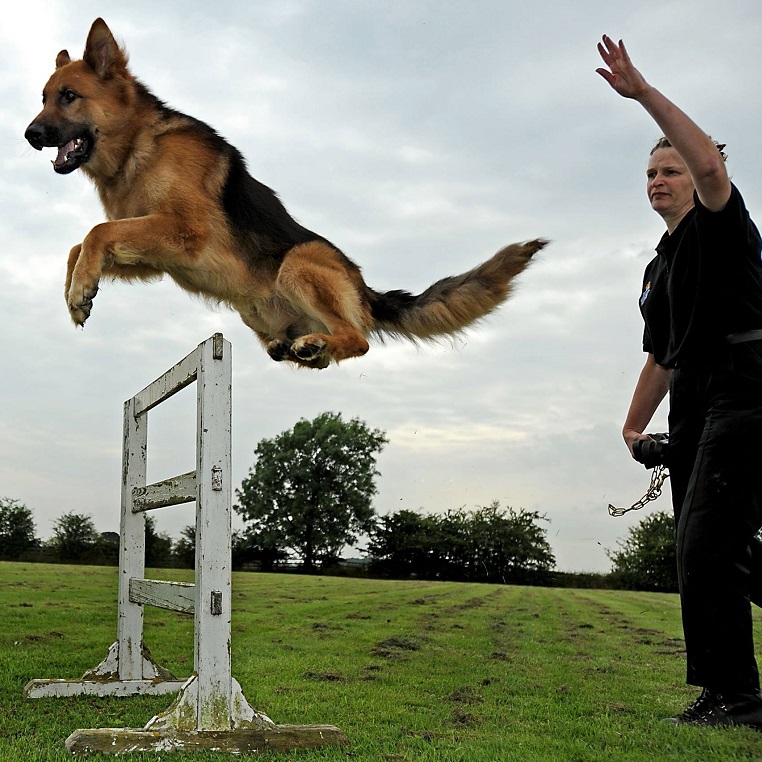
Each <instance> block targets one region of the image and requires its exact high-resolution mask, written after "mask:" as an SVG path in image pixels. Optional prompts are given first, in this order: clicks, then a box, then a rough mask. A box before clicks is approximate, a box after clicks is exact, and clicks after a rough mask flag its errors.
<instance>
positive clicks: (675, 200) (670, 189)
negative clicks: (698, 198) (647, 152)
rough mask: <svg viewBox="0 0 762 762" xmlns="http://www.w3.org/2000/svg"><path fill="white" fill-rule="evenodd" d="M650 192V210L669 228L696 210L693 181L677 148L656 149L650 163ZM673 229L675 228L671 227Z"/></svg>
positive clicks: (648, 188) (648, 185) (648, 176)
mask: <svg viewBox="0 0 762 762" xmlns="http://www.w3.org/2000/svg"><path fill="white" fill-rule="evenodd" d="M646 176H647V178H648V183H647V186H646V188H647V191H648V200H649V201H650V202H651V208H652V209H653V210H654V211H655V212H656V213H657V214H659V215H661V217H662V218H663V219H664V220H665V221H666V222H667V225H668V226H669V225H670V222H672V223H674V224H677V222H679V221H680V220H681V219H682V218H683V217H684V216H685V213H686V212H687V211H688V210H690V209H692V208H693V180H692V178H691V175H690V172H688V167H686V166H685V162H684V161H683V160H682V158H681V156H680V154H679V153H678V152H677V151H676V150H675V149H674V148H657V149H656V150H655V151H654V152H653V155H652V156H651V157H650V159H649V162H648V169H647V170H646ZM672 229H674V228H672Z"/></svg>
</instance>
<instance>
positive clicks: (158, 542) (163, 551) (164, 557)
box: [145, 516, 195, 568]
mask: <svg viewBox="0 0 762 762" xmlns="http://www.w3.org/2000/svg"><path fill="white" fill-rule="evenodd" d="M194 542H195V538H194ZM194 553H195V548H194ZM171 562H172V538H171V537H170V536H169V535H168V534H167V533H166V532H161V533H158V532H157V531H156V519H155V518H154V517H153V516H146V561H145V563H146V566H151V567H153V568H157V567H164V566H168V565H169V564H170V563H171Z"/></svg>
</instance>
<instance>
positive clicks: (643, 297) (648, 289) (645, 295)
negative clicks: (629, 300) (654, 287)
mask: <svg viewBox="0 0 762 762" xmlns="http://www.w3.org/2000/svg"><path fill="white" fill-rule="evenodd" d="M650 293H651V281H650V280H649V281H648V283H646V287H645V289H644V290H643V293H642V294H641V295H640V306H641V307H642V306H643V305H644V304H645V303H646V299H648V295H649V294H650Z"/></svg>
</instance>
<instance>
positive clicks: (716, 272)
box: [640, 185, 762, 368]
mask: <svg viewBox="0 0 762 762" xmlns="http://www.w3.org/2000/svg"><path fill="white" fill-rule="evenodd" d="M693 200H694V204H695V206H694V208H693V209H691V210H690V211H689V212H688V213H687V214H686V215H685V217H683V219H682V220H681V221H680V224H679V225H678V226H677V228H676V229H675V230H674V231H673V232H672V233H671V234H669V233H665V234H664V236H663V237H662V239H661V241H660V242H659V245H658V246H657V247H656V256H655V257H654V258H653V259H652V260H651V262H650V263H649V264H648V266H647V267H646V272H645V276H644V278H643V291H642V294H641V296H640V311H641V313H642V315H643V320H644V322H645V331H644V334H643V349H644V350H645V351H646V352H651V353H653V355H654V359H655V360H656V362H657V363H658V364H659V365H663V366H664V367H667V368H674V367H676V366H677V365H679V364H680V363H681V362H685V361H691V360H694V361H696V360H699V361H700V360H706V359H708V358H711V356H712V353H713V352H715V351H717V350H718V349H719V348H720V347H721V346H723V345H724V343H725V341H724V340H725V336H727V335H728V334H730V333H741V332H743V331H750V330H754V329H762V260H761V259H760V248H761V247H762V242H761V241H760V235H759V231H758V230H757V227H756V225H755V224H754V223H753V222H752V220H751V218H750V217H749V213H748V211H747V210H746V206H745V204H744V201H743V198H742V197H741V194H740V193H739V192H738V189H737V188H736V187H735V185H734V186H732V192H731V195H730V199H729V200H728V203H727V204H726V206H725V208H724V209H723V210H722V211H720V212H710V211H709V210H708V209H707V208H706V207H705V206H703V204H702V203H701V202H700V201H699V198H698V195H697V194H695V193H694V196H693Z"/></svg>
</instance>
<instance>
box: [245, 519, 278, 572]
mask: <svg viewBox="0 0 762 762" xmlns="http://www.w3.org/2000/svg"><path fill="white" fill-rule="evenodd" d="M232 553H233V568H234V569H240V568H242V567H243V566H244V565H245V564H251V563H256V564H259V570H260V571H264V572H269V571H272V570H273V569H274V567H275V564H276V563H277V562H278V561H285V560H286V559H287V558H288V553H287V552H286V551H285V550H284V549H283V548H279V547H278V546H277V545H276V544H273V542H272V541H271V539H270V538H269V533H267V532H255V531H254V530H253V529H252V528H248V529H244V531H243V532H233V538H232Z"/></svg>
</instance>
